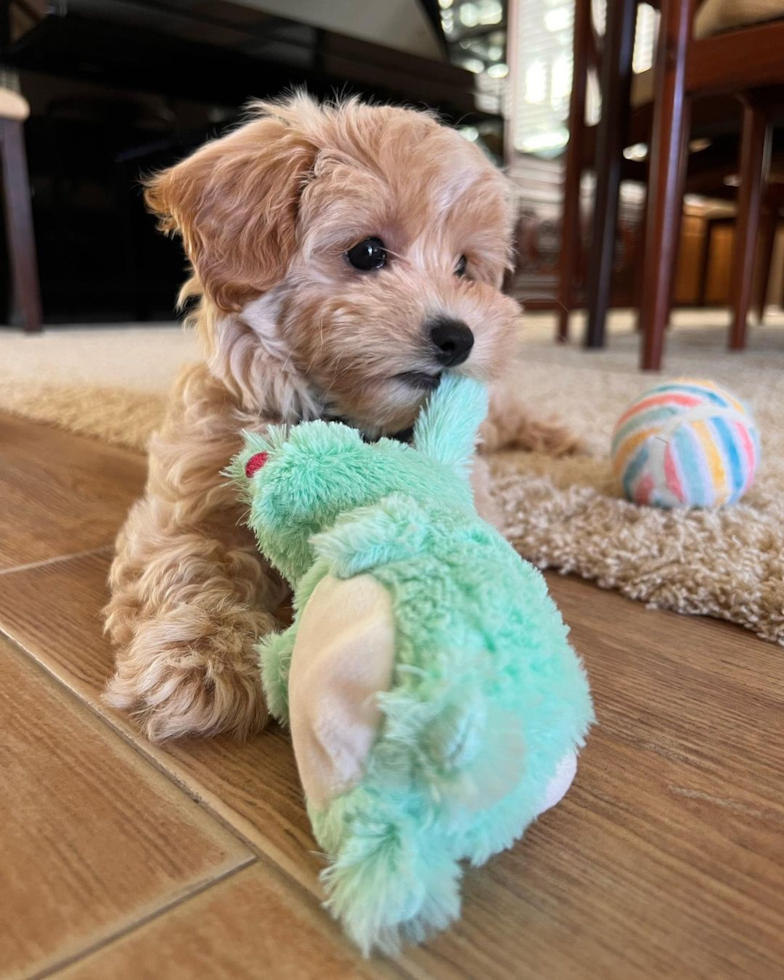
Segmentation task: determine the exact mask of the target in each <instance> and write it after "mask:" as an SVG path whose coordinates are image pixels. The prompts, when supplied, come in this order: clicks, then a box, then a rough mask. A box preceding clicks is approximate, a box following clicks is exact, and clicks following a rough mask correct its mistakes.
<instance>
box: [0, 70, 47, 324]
mask: <svg viewBox="0 0 784 980" xmlns="http://www.w3.org/2000/svg"><path fill="white" fill-rule="evenodd" d="M29 114H30V107H29V106H28V104H27V102H26V100H25V99H24V98H22V96H21V95H19V94H18V93H17V92H12V91H10V90H9V89H0V160H2V169H3V200H4V203H5V224H6V239H7V241H8V255H9V258H10V262H11V281H12V288H13V294H12V295H13V307H14V312H13V313H12V317H11V319H12V320H13V319H16V314H17V312H18V315H19V316H20V317H21V321H22V324H23V325H24V328H25V330H28V331H34V330H40V329H41V294H40V291H39V287H38V260H37V258H36V254H35V232H34V229H33V211H32V206H31V202H30V184H29V181H28V178H27V158H26V155H25V145H24V129H23V123H24V120H25V119H27V117H28V115H29Z"/></svg>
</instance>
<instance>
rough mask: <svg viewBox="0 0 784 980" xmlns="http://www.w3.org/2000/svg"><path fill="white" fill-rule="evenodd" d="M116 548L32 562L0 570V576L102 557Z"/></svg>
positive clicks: (105, 545)
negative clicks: (59, 563) (70, 561)
mask: <svg viewBox="0 0 784 980" xmlns="http://www.w3.org/2000/svg"><path fill="white" fill-rule="evenodd" d="M112 547H114V546H113V545H111V544H103V545H101V547H100V548H88V549H87V550H86V551H74V552H73V553H72V554H69V555H56V556H55V557H54V558H44V559H42V560H41V561H31V562H29V563H28V564H27V565H14V567H13V568H0V576H3V575H13V574H14V573H15V572H29V571H31V570H32V569H34V568H44V567H45V566H46V565H56V564H57V563H58V562H61V561H69V560H70V559H72V558H86V557H87V556H88V555H100V554H101V553H103V552H104V551H108V550H109V549H110V548H112Z"/></svg>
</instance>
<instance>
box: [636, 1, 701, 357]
mask: <svg viewBox="0 0 784 980" xmlns="http://www.w3.org/2000/svg"><path fill="white" fill-rule="evenodd" d="M691 13H692V4H691V3H688V2H682V0H662V19H661V30H660V34H659V50H658V53H657V59H656V60H657V65H656V95H655V107H654V114H653V133H652V139H651V151H650V170H649V174H650V176H649V180H648V220H647V234H646V242H645V262H646V277H645V287H644V289H643V294H642V302H641V304H640V322H641V324H642V333H643V344H642V358H641V366H642V368H643V370H645V371H658V370H660V368H661V362H662V353H663V348H664V330H665V327H666V325H667V321H668V319H669V316H670V299H671V295H672V283H673V273H674V270H675V258H676V253H677V249H678V228H679V227H680V217H681V209H682V205H683V177H684V173H685V168H686V154H687V152H688V133H689V116H690V105H689V101H688V99H687V97H686V91H685V75H686V49H687V45H688V43H689V38H690V36H691Z"/></svg>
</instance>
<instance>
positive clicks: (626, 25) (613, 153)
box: [585, 0, 637, 347]
mask: <svg viewBox="0 0 784 980" xmlns="http://www.w3.org/2000/svg"><path fill="white" fill-rule="evenodd" d="M636 20H637V2H636V0H614V2H613V3H608V4H607V27H606V31H605V36H604V51H603V54H602V70H601V90H602V116H601V119H600V121H599V128H598V131H597V134H596V166H595V169H596V193H595V196H594V211H593V236H592V242H591V252H590V261H589V263H588V330H587V332H586V335H585V346H586V347H604V335H605V322H606V320H607V311H608V309H609V306H610V286H611V284H612V271H613V259H614V257H615V234H616V227H617V224H618V198H619V195H620V189H621V166H622V164H623V148H624V145H625V141H626V134H627V132H628V120H629V99H630V93H631V81H632V53H633V50H634V27H635V23H636Z"/></svg>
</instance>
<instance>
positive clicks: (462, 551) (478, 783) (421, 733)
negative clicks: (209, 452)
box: [230, 377, 593, 954]
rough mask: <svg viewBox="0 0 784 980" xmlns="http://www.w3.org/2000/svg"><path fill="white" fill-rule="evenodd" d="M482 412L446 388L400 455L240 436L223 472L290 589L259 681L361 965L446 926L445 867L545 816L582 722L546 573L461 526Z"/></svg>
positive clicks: (325, 426) (285, 436)
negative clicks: (284, 740) (288, 749)
mask: <svg viewBox="0 0 784 980" xmlns="http://www.w3.org/2000/svg"><path fill="white" fill-rule="evenodd" d="M486 410H487V395H486V391H485V389H484V387H483V386H482V385H480V384H479V383H478V382H474V381H472V380H470V379H466V378H463V379H457V378H452V377H447V378H445V380H444V381H443V382H442V384H441V386H440V388H439V389H438V390H437V391H436V392H435V393H434V394H433V396H432V397H431V400H430V402H429V404H428V406H427V407H426V408H425V409H424V410H423V412H422V413H421V415H420V418H419V421H418V422H417V424H416V426H415V429H414V438H413V445H411V446H407V445H402V444H401V443H399V442H395V441H392V440H389V439H381V440H380V441H379V442H377V443H375V444H373V445H369V444H366V443H364V442H363V441H362V438H361V436H360V434H359V433H358V432H357V431H356V430H354V429H351V428H349V427H348V426H345V425H342V424H340V423H335V422H332V423H327V422H306V423H302V424H301V425H298V426H296V427H295V428H293V429H291V430H286V429H284V428H272V429H270V430H268V431H267V433H266V434H265V435H264V436H259V435H248V436H247V441H246V448H245V450H244V451H243V452H242V453H240V455H239V456H238V457H237V458H236V459H235V460H234V462H233V464H232V467H231V470H230V473H231V475H232V476H233V477H234V478H235V479H236V480H237V481H238V483H239V484H240V485H241V486H242V487H243V490H244V493H245V495H246V497H247V500H248V502H249V504H250V519H249V523H250V525H251V527H252V528H253V529H254V531H255V533H256V536H257V538H258V542H259V545H260V547H261V550H262V552H263V553H264V555H265V556H266V557H267V558H268V559H270V560H271V561H272V562H273V563H274V565H275V566H276V567H277V568H278V569H279V570H280V571H281V572H282V574H283V575H284V576H285V577H286V578H287V579H288V580H289V582H290V583H291V585H292V587H293V590H294V608H295V618H294V623H293V625H292V626H291V627H290V628H289V629H288V630H286V631H285V632H284V633H281V634H279V635H277V636H272V637H268V638H266V639H265V640H263V641H262V643H261V644H260V647H259V652H260V658H261V670H262V680H263V684H264V689H265V692H266V695H267V699H268V704H269V707H270V710H271V712H272V714H273V715H274V716H275V717H276V718H277V719H278V720H279V721H281V722H282V723H287V724H289V725H290V727H291V733H292V741H293V745H294V751H295V755H296V759H297V765H298V767H299V772H300V776H301V779H302V784H303V787H304V790H305V794H306V798H307V805H308V812H309V814H310V818H311V821H312V824H313V830H314V833H315V836H316V839H317V840H318V842H319V844H320V845H321V847H322V848H323V849H324V851H325V852H326V855H327V858H328V861H329V867H328V868H327V869H326V870H325V872H324V873H323V880H324V883H325V886H326V891H327V895H328V905H329V907H330V908H331V909H332V911H333V913H334V914H335V915H336V916H337V917H338V918H339V919H340V920H341V921H342V922H343V924H344V926H345V928H346V930H347V931H348V933H349V935H350V936H351V937H352V939H353V940H354V941H355V942H356V943H357V944H358V945H359V946H360V948H361V949H362V950H363V951H364V952H365V953H366V954H367V953H368V952H370V951H371V950H372V949H373V948H375V947H380V948H382V949H386V950H389V949H394V948H395V947H396V946H397V945H398V943H399V942H400V940H401V939H405V940H407V941H419V940H421V939H422V938H423V937H424V936H426V935H427V934H428V933H430V932H431V931H433V930H435V929H441V928H444V927H445V926H446V925H447V924H448V923H449V922H450V921H452V920H453V919H454V918H455V917H456V916H457V915H458V914H459V910H460V892H459V879H460V875H461V870H460V865H459V861H460V860H461V859H468V860H469V861H470V862H471V863H472V864H475V865H480V864H482V863H483V862H485V861H486V860H487V859H488V858H489V857H490V856H491V855H492V854H495V853H496V852H497V851H500V850H502V849H503V848H506V847H509V846H510V845H511V844H512V843H513V842H514V841H515V840H516V839H517V838H518V837H519V836H520V835H521V834H522V832H523V830H524V829H525V827H526V826H527V825H528V823H529V822H530V821H531V820H533V819H534V818H535V817H536V816H537V815H538V814H539V813H541V812H542V811H543V810H545V809H546V808H547V807H548V806H551V805H553V804H554V803H555V802H557V801H558V799H560V797H561V796H562V795H563V793H564V792H566V789H567V788H568V786H569V784H570V783H571V780H572V778H573V776H574V773H575V768H576V753H577V749H578V748H579V747H580V746H581V745H582V744H583V740H584V737H585V735H586V732H587V730H588V728H589V726H590V724H591V722H592V720H593V709H592V705H591V697H590V693H589V688H588V681H587V679H586V675H585V672H584V670H583V667H582V664H581V662H580V660H579V659H578V657H577V655H576V654H575V652H574V650H573V649H572V648H571V646H570V645H569V643H568V641H567V628H566V627H565V626H564V623H563V621H562V619H561V616H560V614H559V612H558V610H557V609H556V607H555V605H554V603H553V601H552V599H551V598H550V596H549V595H548V593H547V587H546V585H545V582H544V579H543V577H542V575H541V574H540V573H539V572H538V571H537V570H536V569H535V568H534V567H533V566H532V565H529V564H528V563H526V562H524V561H523V560H522V559H521V558H520V557H519V556H518V555H517V553H516V552H515V551H514V549H513V548H512V547H511V546H510V545H509V544H508V543H507V542H506V541H505V540H504V539H503V537H502V536H501V535H500V534H499V533H498V532H497V531H495V530H494V529H493V528H492V527H491V526H490V525H488V524H487V523H486V522H485V521H483V520H481V519H480V518H479V517H478V515H477V513H476V510H475V508H474V503H473V497H472V493H471V488H470V484H469V479H468V477H469V469H470V465H471V459H472V457H473V452H474V447H475V441H476V435H477V430H478V427H479V424H480V423H481V421H482V419H483V418H484V415H485V413H486ZM500 911H501V910H499V912H500Z"/></svg>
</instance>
